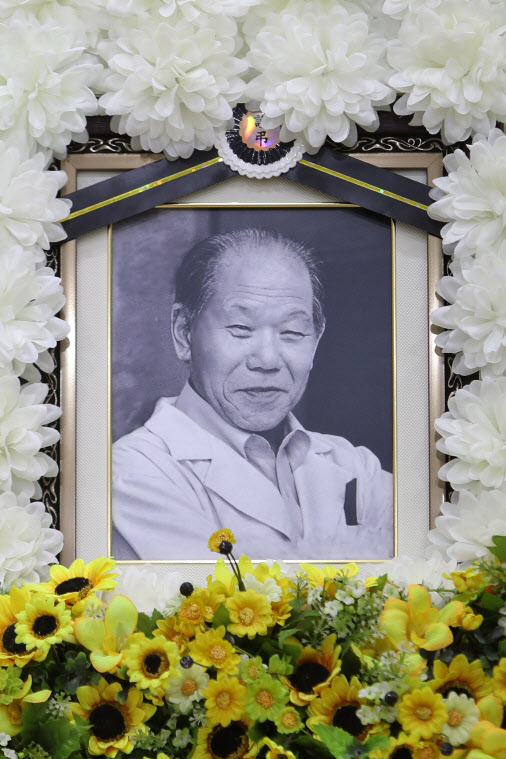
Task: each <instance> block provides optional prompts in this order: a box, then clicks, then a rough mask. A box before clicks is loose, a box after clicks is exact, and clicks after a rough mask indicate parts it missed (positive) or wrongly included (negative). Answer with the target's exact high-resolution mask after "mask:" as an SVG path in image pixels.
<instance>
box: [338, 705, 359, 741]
mask: <svg viewBox="0 0 506 759" xmlns="http://www.w3.org/2000/svg"><path fill="white" fill-rule="evenodd" d="M357 709H358V706H353V704H346V705H345V706H340V707H339V708H338V709H336V710H335V712H334V716H333V717H332V724H333V725H334V727H340V728H342V729H343V730H346V732H348V733H350V735H353V736H354V737H355V738H358V736H359V735H360V733H362V732H363V730H364V725H363V724H362V723H361V721H360V720H359V718H358V717H357Z"/></svg>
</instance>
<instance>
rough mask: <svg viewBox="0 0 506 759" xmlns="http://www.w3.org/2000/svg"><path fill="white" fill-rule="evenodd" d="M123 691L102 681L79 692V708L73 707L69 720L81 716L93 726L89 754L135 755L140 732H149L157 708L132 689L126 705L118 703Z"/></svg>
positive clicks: (116, 685)
mask: <svg viewBox="0 0 506 759" xmlns="http://www.w3.org/2000/svg"><path fill="white" fill-rule="evenodd" d="M121 690H122V688H121V684H120V683H111V684H109V683H108V682H107V681H106V680H104V678H101V679H100V682H99V684H98V685H97V687H94V686H93V685H83V686H81V687H80V688H78V689H77V692H76V696H77V699H78V701H79V703H78V704H75V703H73V704H71V705H70V714H69V718H70V719H73V717H74V715H75V714H77V715H78V716H79V717H82V718H83V719H85V720H87V722H89V724H90V740H89V743H88V751H89V752H90V754H93V755H94V756H97V755H99V754H105V756H107V757H111V759H114V757H115V756H116V754H117V753H118V752H119V751H123V752H124V753H125V754H129V753H131V751H132V750H133V747H134V741H135V737H136V735H137V733H138V732H145V731H146V727H145V724H144V723H145V722H146V721H147V720H148V719H150V718H151V717H152V716H153V714H154V713H155V711H156V706H154V705H153V704H148V703H145V702H144V701H143V698H142V693H141V692H140V691H138V690H137V688H130V690H129V691H128V696H127V699H126V701H125V703H124V704H122V703H120V702H119V701H117V700H116V697H117V695H118V693H119V692H120V691H121Z"/></svg>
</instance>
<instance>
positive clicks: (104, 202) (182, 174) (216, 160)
mask: <svg viewBox="0 0 506 759" xmlns="http://www.w3.org/2000/svg"><path fill="white" fill-rule="evenodd" d="M222 160H223V159H222V158H219V157H218V158H212V159H211V160H210V161H204V163H199V164H198V166H192V167H191V168H190V169H185V170H184V171H178V172H177V173H176V174H170V175H169V176H168V177H163V179H157V180H156V181H155V182H150V183H149V184H143V185H142V186H141V187H136V188H135V190H129V191H128V192H123V193H121V195H115V196H114V197H113V198H107V200H102V201H101V202H100V203H94V205H92V206H87V207H86V208H81V209H80V210H79V211H74V212H73V213H71V214H69V215H68V216H66V217H65V218H64V219H61V223H63V222H64V221H70V220H71V219H75V218H76V217H77V216H84V214H87V213H90V212H91V211H96V210H97V209H98V208H105V206H110V205H112V204H113V203H119V201H120V200H125V198H131V197H132V196H133V195H137V194H138V193H140V192H146V190H152V189H153V187H158V186H159V185H162V184H166V183H167V182H172V181H173V180H174V179H180V178H181V177H186V176H188V174H193V173H194V172H195V171H199V170H200V169H207V168H208V167H209V166H214V165H215V164H217V163H220V162H221V161H222Z"/></svg>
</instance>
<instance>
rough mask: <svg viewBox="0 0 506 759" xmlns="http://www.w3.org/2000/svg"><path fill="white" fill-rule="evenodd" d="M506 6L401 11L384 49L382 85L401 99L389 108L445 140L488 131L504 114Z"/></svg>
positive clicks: (445, 3) (452, 0)
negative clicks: (387, 72)
mask: <svg viewBox="0 0 506 759" xmlns="http://www.w3.org/2000/svg"><path fill="white" fill-rule="evenodd" d="M505 10H506V8H505V5H504V4H503V3H502V4H499V3H497V4H496V3H491V2H489V0H467V2H464V3H463V2H461V0H441V3H440V4H439V5H438V6H437V7H435V8H431V7H428V6H427V5H426V3H423V4H422V7H421V8H420V10H419V12H418V13H415V12H413V13H407V14H406V16H405V17H404V20H403V22H402V25H401V28H400V30H399V38H398V39H396V40H392V42H391V43H390V44H389V48H388V61H389V63H390V65H391V66H392V67H393V68H394V69H395V70H396V72H397V73H395V74H394V75H393V76H392V77H390V81H389V83H390V84H391V86H392V87H395V89H396V90H397V91H398V92H403V93H406V94H404V95H403V96H402V97H401V98H400V99H399V100H398V101H397V102H396V104H395V106H394V111H395V112H396V113H398V114H401V115H410V114H414V118H413V120H412V121H411V123H412V124H423V125H424V127H425V128H426V129H427V131H429V132H430V133H431V134H435V133H436V132H439V130H441V136H442V138H443V140H444V141H445V142H446V143H449V144H451V143H454V142H458V141H459V140H465V139H467V137H469V135H470V134H472V133H475V132H488V131H489V130H490V129H492V127H494V126H495V123H496V121H501V120H502V119H503V118H504V117H505V116H506V36H505V34H504V25H505V23H506V15H505Z"/></svg>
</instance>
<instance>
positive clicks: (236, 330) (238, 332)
mask: <svg viewBox="0 0 506 759" xmlns="http://www.w3.org/2000/svg"><path fill="white" fill-rule="evenodd" d="M227 329H228V331H229V332H230V334H231V335H233V337H249V336H250V335H251V327H247V326H246V325H245V324H229V325H228V326H227Z"/></svg>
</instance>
